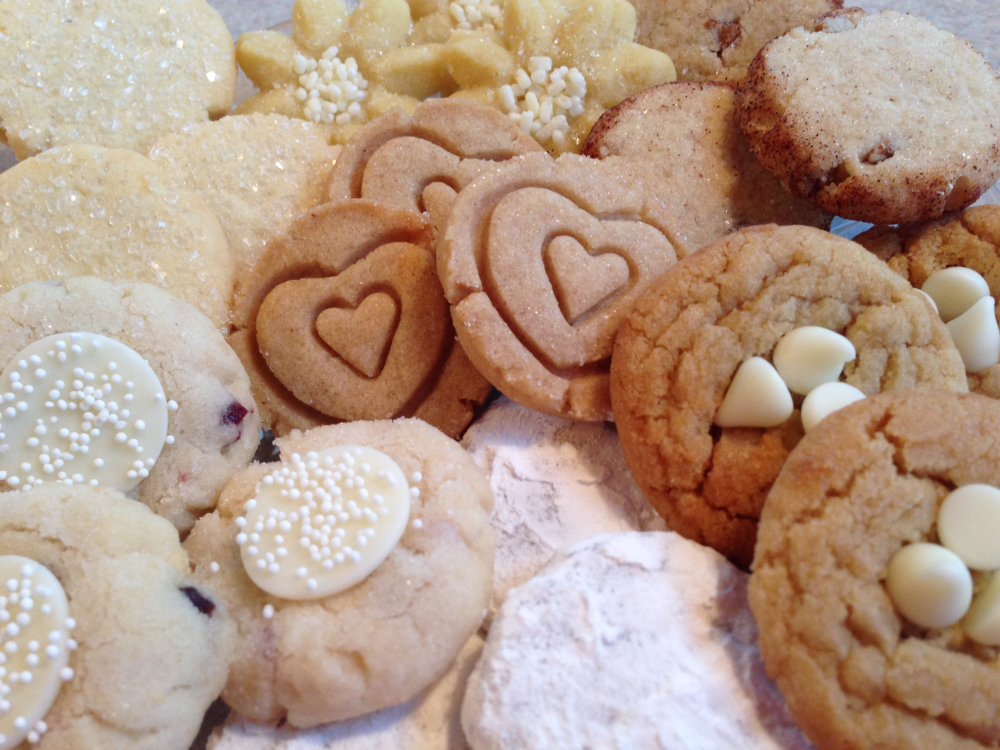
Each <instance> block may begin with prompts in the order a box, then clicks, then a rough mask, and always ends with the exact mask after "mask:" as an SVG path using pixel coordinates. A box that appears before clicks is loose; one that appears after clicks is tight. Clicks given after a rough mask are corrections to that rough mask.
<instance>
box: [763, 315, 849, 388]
mask: <svg viewBox="0 0 1000 750" xmlns="http://www.w3.org/2000/svg"><path fill="white" fill-rule="evenodd" d="M856 356H857V352H856V351H855V349H854V344H852V343H851V342H850V341H849V340H848V339H847V338H846V337H844V336H841V335H840V334H839V333H835V332H833V331H830V330H828V329H826V328H820V327H819V326H804V327H803V328H796V329H795V330H794V331H790V332H789V333H787V334H785V335H784V336H782V337H781V341H779V342H778V344H777V346H775V347H774V356H773V359H774V367H775V369H777V371H778V372H779V373H780V374H781V377H782V378H783V379H784V381H785V383H786V384H787V385H788V388H789V390H791V391H792V393H798V394H800V395H802V396H805V395H806V394H808V393H809V392H810V391H811V390H812V389H813V388H816V387H817V386H820V385H822V384H823V383H832V382H834V381H836V380H837V379H838V378H840V373H842V372H843V371H844V364H845V363H847V362H851V361H852V360H853V359H854V358H855V357H856Z"/></svg>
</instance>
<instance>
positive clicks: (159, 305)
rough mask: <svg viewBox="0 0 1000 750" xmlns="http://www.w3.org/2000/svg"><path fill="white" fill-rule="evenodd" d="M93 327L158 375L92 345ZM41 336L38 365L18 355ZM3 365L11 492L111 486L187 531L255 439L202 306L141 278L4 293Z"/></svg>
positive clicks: (6, 482)
mask: <svg viewBox="0 0 1000 750" xmlns="http://www.w3.org/2000/svg"><path fill="white" fill-rule="evenodd" d="M74 333H76V334H78V335H77V336H71V335H70V334H74ZM53 334H61V335H60V336H56V337H53ZM94 334H97V335H99V337H107V338H108V339H112V340H113V341H112V342H111V344H115V343H116V342H117V344H120V345H124V347H128V349H129V350H131V352H130V353H131V355H132V357H134V358H138V369H141V366H142V365H146V369H147V370H149V375H151V376H152V380H149V379H148V377H142V375H141V373H139V372H138V369H137V368H133V370H132V371H131V372H135V373H137V374H132V375H129V374H127V373H128V372H129V371H128V370H127V365H128V362H127V358H126V359H123V354H122V353H121V352H112V351H111V350H110V345H105V346H103V347H101V348H100V349H95V348H94V346H93V339H94V336H93V335H94ZM40 339H44V340H45V341H46V342H47V343H46V345H45V346H44V347H43V348H42V349H41V350H39V351H37V352H35V351H34V349H33V350H32V353H33V354H34V357H37V361H36V359H35V358H34V357H31V356H29V355H28V354H25V355H24V356H20V355H21V354H22V353H23V352H24V350H25V349H26V347H35V348H37V342H38V341H39V340H40ZM75 348H80V349H83V350H85V351H84V352H83V355H85V356H82V358H81V355H80V353H75V352H74V349H75ZM78 358H79V361H78ZM143 359H145V360H146V362H145V363H144V362H142V360H143ZM22 363H23V364H22ZM147 363H148V364H147ZM0 368H2V369H3V374H2V376H0V390H2V391H4V395H3V396H2V397H3V398H5V399H6V401H5V402H4V404H5V410H4V411H3V412H0V425H2V426H3V430H2V431H3V433H4V438H3V441H4V444H6V445H7V446H8V450H5V451H4V452H3V453H2V454H0V469H2V470H3V471H2V474H3V480H2V484H0V486H4V487H5V488H11V487H18V488H24V487H26V486H31V485H34V484H35V483H36V482H45V483H51V482H69V483H72V484H87V483H90V482H92V481H97V482H99V483H100V484H101V485H103V486H107V485H108V484H110V485H111V486H115V487H118V488H119V489H121V490H123V491H128V492H129V494H130V496H132V497H134V498H136V499H138V500H140V501H141V502H143V503H145V504H146V505H148V506H149V507H150V508H151V509H152V510H154V511H155V512H156V513H157V514H159V515H161V516H163V517H164V518H166V519H167V520H169V521H170V522H171V523H173V524H174V525H175V526H176V527H177V528H178V529H179V530H181V531H185V530H187V529H189V528H191V526H192V525H193V524H194V521H195V519H196V518H197V517H198V516H200V515H202V514H203V513H205V512H206V511H208V510H210V509H211V508H212V507H214V506H215V501H216V499H217V497H218V495H219V492H220V490H221V489H222V486H223V485H224V484H225V483H226V481H227V480H228V479H229V477H230V475H231V474H232V473H234V472H235V471H237V470H239V469H240V468H242V467H244V466H246V464H247V463H248V462H249V461H250V460H251V458H252V457H253V454H254V451H255V450H256V447H257V442H258V436H259V429H260V417H259V415H258V414H257V411H256V406H255V405H254V401H253V397H252V396H251V395H250V383H249V381H248V379H247V376H246V373H245V372H244V371H243V368H242V367H241V366H240V363H239V359H238V358H237V357H236V355H235V354H234V353H233V352H232V350H231V349H230V348H229V347H228V346H227V345H226V343H225V341H224V340H223V339H222V336H221V335H220V334H219V332H218V331H217V330H215V328H214V327H213V326H212V324H211V322H210V321H209V320H208V319H207V318H206V317H205V316H204V315H201V314H200V313H199V312H198V311H197V310H195V309H194V308H192V307H191V306H190V305H188V304H186V303H184V302H181V301H180V300H178V299H176V298H174V297H171V296H170V295H169V294H167V293H166V292H164V291H162V290H160V289H157V288H156V287H153V286H150V285H148V284H140V283H136V282H132V281H119V282H115V283H109V282H106V281H100V280H98V279H92V278H74V279H67V280H66V281H48V282H36V283H34V284H28V285H25V286H22V287H18V288H17V289H14V290H13V291H11V292H8V293H7V294H5V295H3V296H0ZM78 368H79V371H77V370H78ZM122 375H125V377H124V378H123V377H122ZM91 378H93V379H91ZM133 380H134V381H135V382H134V383H133V382H132V381H133ZM123 381H125V382H123ZM77 382H79V386H78V385H77ZM60 383H61V385H60ZM129 383H132V386H133V387H129ZM19 386H20V387H19ZM93 386H97V389H98V392H96V393H93V394H89V393H88V392H87V391H86V389H87V388H93ZM31 389H35V390H36V392H35V393H31V394H28V391H29V390H31ZM50 389H54V390H50ZM7 394H9V397H8V395H7ZM26 394H28V395H26ZM97 399H100V402H97V401H96V400H97ZM101 403H104V404H105V405H104V406H101V405H100V404H101ZM21 404H24V410H23V411H21V410H20V409H21ZM50 404H51V406H50ZM70 405H72V406H70ZM65 407H69V408H65ZM154 407H159V409H160V410H162V411H161V412H158V411H157V410H156V409H154ZM133 412H134V413H133ZM88 415H90V416H89V417H88ZM112 416H114V418H113V419H112V418H111V417H112ZM161 419H162V422H160V421H158V420H161ZM53 420H54V421H53ZM36 423H37V425H36ZM157 430H159V431H160V435H159V442H158V443H156V442H155V441H154V442H149V441H150V440H152V439H153V438H155V437H156V436H155V435H154V434H153V433H155V432H156V431H157ZM64 431H65V434H64ZM95 433H96V434H95ZM32 443H34V445H32ZM140 448H141V449H143V450H141V451H140V450H139V449H140ZM161 450H162V452H160V451H161ZM25 451H26V452H25ZM25 460H27V461H28V462H29V463H28V464H26V465H22V462H24V461H25ZM119 460H120V463H119V465H118V467H117V468H116V467H115V462H116V461H119ZM136 463H137V464H138V465H134V464H136ZM114 471H117V472H119V473H118V474H115V473H114ZM122 472H124V474H123V473H122ZM15 478H16V484H15ZM29 480H33V481H29ZM121 482H124V484H121Z"/></svg>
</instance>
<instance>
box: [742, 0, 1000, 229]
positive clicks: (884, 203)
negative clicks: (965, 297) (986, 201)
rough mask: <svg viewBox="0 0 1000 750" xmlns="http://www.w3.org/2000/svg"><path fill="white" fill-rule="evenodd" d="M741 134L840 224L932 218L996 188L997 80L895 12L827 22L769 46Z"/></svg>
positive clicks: (999, 146)
mask: <svg viewBox="0 0 1000 750" xmlns="http://www.w3.org/2000/svg"><path fill="white" fill-rule="evenodd" d="M740 126H741V128H742V129H743V133H744V135H745V136H746V138H747V140H748V141H749V142H750V146H751V148H752V149H753V151H754V153H755V154H756V156H757V158H758V159H759V160H760V162H761V164H762V165H763V166H764V167H765V168H766V169H767V170H769V171H770V172H772V173H773V174H775V175H777V176H778V177H779V178H780V179H781V180H783V181H784V182H785V183H786V184H787V185H788V187H789V188H790V189H791V191H792V192H793V193H795V194H796V195H799V196H802V197H804V198H809V199H810V200H812V201H813V202H814V203H815V204H816V205H817V206H819V207H820V208H822V209H824V210H825V211H829V212H830V213H833V214H837V215H839V216H843V217H844V218H848V219H857V220H860V221H868V222H872V223H875V224H895V223H901V222H911V221H923V220H926V219H933V218H936V217H938V216H940V215H941V214H942V213H944V212H945V211H955V210H959V209H962V208H965V207H966V206H968V205H970V204H971V203H973V202H974V201H975V200H976V199H977V198H979V196H980V195H981V194H982V193H983V192H985V191H986V190H987V189H988V188H989V187H990V186H991V185H993V184H994V183H995V182H996V181H997V178H998V177H1000V75H998V74H997V72H996V71H995V70H994V69H993V68H992V67H990V64H989V63H988V62H987V61H986V58H985V57H983V55H982V54H981V53H979V52H978V51H977V50H976V49H975V48H974V47H973V46H972V45H971V44H970V43H969V42H966V41H964V40H962V39H959V38H958V37H956V36H954V35H952V34H949V33H947V32H945V31H941V30H939V29H938V28H936V27H935V26H934V25H933V24H932V23H931V22H930V21H927V20H926V19H923V18H918V17H917V16H911V15H907V14H903V13H898V12H896V11H888V10H887V11H883V12H881V13H878V14H872V15H868V14H865V13H864V12H863V11H861V10H860V9H858V8H851V9H845V10H843V11H836V12H834V13H831V14H828V15H827V16H824V17H821V18H818V19H816V20H815V21H814V22H812V23H811V24H809V25H808V26H807V27H806V28H796V29H793V30H791V31H789V32H788V33H786V34H784V35H783V36H780V37H778V38H777V39H775V40H774V41H772V42H769V43H768V44H767V45H766V46H765V47H764V48H763V49H762V50H761V51H760V52H759V53H758V54H757V57H756V58H755V59H754V61H753V63H752V64H751V65H750V68H749V70H748V72H747V79H746V82H745V83H744V84H743V87H742V88H741V97H740Z"/></svg>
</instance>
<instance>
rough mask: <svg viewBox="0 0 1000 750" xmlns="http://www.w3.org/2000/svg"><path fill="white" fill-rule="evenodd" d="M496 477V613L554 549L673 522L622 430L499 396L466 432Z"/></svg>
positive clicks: (469, 445)
mask: <svg viewBox="0 0 1000 750" xmlns="http://www.w3.org/2000/svg"><path fill="white" fill-rule="evenodd" d="M462 445H463V446H464V447H465V449H466V450H467V451H469V453H470V454H471V455H472V458H473V460H474V461H475V462H476V463H477V464H478V465H479V467H480V468H481V469H482V470H483V472H484V473H485V474H486V475H487V476H488V477H489V480H490V488H491V489H492V490H493V497H494V500H495V505H494V506H493V515H492V516H491V518H490V521H491V523H492V524H493V528H494V529H496V532H497V554H496V560H495V562H494V571H493V596H492V598H491V599H490V618H491V619H492V618H493V617H494V616H495V615H496V613H497V610H499V608H500V605H501V604H502V603H503V600H504V599H506V598H507V594H508V592H509V591H510V590H511V589H513V588H514V587H515V586H520V585H521V584H522V583H524V582H525V581H527V580H528V579H529V578H531V577H532V576H534V575H535V574H536V573H538V572H539V571H540V570H541V569H542V568H543V567H545V565H546V563H548V562H549V560H551V559H552V557H553V555H556V554H558V553H559V552H561V551H562V550H565V549H567V548H568V547H571V546H572V545H574V544H576V543H578V542H582V541H583V540H585V539H587V538H589V537H591V536H594V535H595V534H601V533H605V532H612V531H653V530H656V531H660V530H665V529H666V526H665V524H664V523H663V519H661V518H660V516H659V515H657V513H656V511H654V510H653V508H652V506H650V504H649V502H648V501H647V500H646V498H645V496H644V495H643V494H642V490H640V489H639V487H638V486H637V485H636V484H635V482H634V481H633V480H632V475H631V474H630V473H629V470H628V466H627V465H626V464H625V457H624V456H623V455H622V448H621V441H620V440H619V439H618V434H617V433H616V432H615V430H614V428H613V427H611V426H609V425H608V424H606V423H603V422H599V423H595V422H566V421H565V420H563V419H560V418H558V417H551V416H548V415H547V414H541V413H540V412H537V411H531V410H530V409H526V408H525V407H523V406H520V405H519V404H515V403H513V402H512V401H510V400H508V399H507V398H505V397H501V398H500V399H499V400H497V401H495V402H494V403H493V405H492V406H490V408H489V409H488V410H487V411H486V413H485V414H483V415H482V417H480V418H479V419H478V420H477V421H476V423H475V424H474V425H472V427H470V428H469V431H468V432H467V433H466V434H465V437H464V438H462Z"/></svg>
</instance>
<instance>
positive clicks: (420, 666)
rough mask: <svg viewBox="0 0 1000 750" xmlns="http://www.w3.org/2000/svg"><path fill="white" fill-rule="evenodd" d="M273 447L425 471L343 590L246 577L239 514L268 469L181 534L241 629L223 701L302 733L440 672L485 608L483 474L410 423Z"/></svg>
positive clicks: (240, 482)
mask: <svg viewBox="0 0 1000 750" xmlns="http://www.w3.org/2000/svg"><path fill="white" fill-rule="evenodd" d="M277 442H278V444H279V446H280V449H281V451H282V452H283V453H284V454H286V455H291V454H292V453H300V454H305V453H307V452H308V451H319V450H322V449H323V448H325V447H328V446H334V445H363V446H369V447H372V448H375V449H376V450H379V451H382V452H383V453H386V454H387V455H389V456H390V457H391V458H392V459H393V460H394V461H395V462H396V463H397V464H398V465H399V467H400V469H401V470H402V471H403V474H404V475H405V476H406V477H410V478H411V479H412V475H413V474H414V472H420V474H421V475H422V476H421V478H420V480H419V481H416V482H413V483H412V486H416V487H419V489H420V496H419V498H417V499H414V500H413V502H412V505H411V512H410V518H411V522H410V524H409V525H408V526H407V529H406V531H405V533H404V534H403V537H402V539H401V540H400V541H399V543H398V544H397V545H396V547H395V548H394V549H393V551H392V552H391V553H390V554H389V556H388V557H387V558H386V559H385V561H384V562H382V563H381V564H380V565H379V567H377V568H376V569H375V571H374V572H373V573H372V574H371V575H369V576H368V578H366V579H365V580H363V581H362V582H360V583H358V584H357V585H355V586H354V587H353V588H350V589H348V590H346V591H343V592H341V593H339V594H335V595H332V596H328V597H325V598H322V599H316V600H312V601H292V600H287V599H279V598H276V597H273V596H270V595H268V594H266V593H265V592H264V591H262V590H261V589H259V588H257V586H255V585H254V584H253V582H252V581H251V580H250V578H249V576H248V575H247V573H246V571H245V569H244V567H243V563H242V561H241V559H240V547H239V545H238V544H237V542H236V534H237V532H238V528H237V527H236V525H235V518H236V517H237V516H239V515H240V513H241V512H242V508H243V505H244V503H245V502H246V501H247V500H248V499H250V498H251V497H253V494H254V489H255V487H256V484H257V483H258V482H259V481H261V480H262V479H263V477H264V476H265V475H266V474H268V473H270V470H271V469H273V468H274V467H275V466H276V465H275V464H263V465H254V466H252V467H251V468H249V469H247V470H246V471H245V472H243V473H241V474H238V475H237V476H236V477H234V478H233V480H232V481H231V482H230V484H229V486H228V487H227V488H226V490H225V492H224V493H223V498H222V500H221V501H220V503H219V509H218V511H217V512H216V513H213V514H211V515H209V516H205V517H204V518H202V519H201V520H200V521H199V522H198V524H197V525H196V526H195V528H194V530H193V531H192V532H191V535H190V536H189V537H188V539H187V541H186V543H185V546H186V549H187V551H188V553H189V554H190V555H191V560H192V563H193V565H194V573H193V577H194V579H195V580H197V581H199V582H200V583H202V584H204V585H205V586H209V587H211V588H212V590H213V591H215V592H216V593H217V594H218V596H219V598H220V599H221V600H222V601H223V602H224V603H225V604H226V607H227V609H228V610H229V611H230V613H231V614H232V616H233V618H234V619H235V620H236V623H237V626H238V628H239V634H240V646H239V652H238V656H237V659H236V662H235V664H234V665H233V668H232V670H231V673H230V678H229V683H228V685H227V687H226V689H225V691H224V693H223V697H224V699H225V701H226V702H227V703H228V704H229V705H230V706H231V707H232V708H233V709H235V710H236V711H237V712H238V713H239V714H241V715H242V716H244V717H246V718H248V719H250V720H251V721H254V722H258V723H271V724H273V723H277V722H279V721H280V720H282V719H286V720H287V724H288V726H290V727H303V728H307V727H313V726H318V725H320V724H327V723H330V722H333V721H340V720H343V719H348V718H352V717H356V716H361V715H363V714H367V713H369V712H371V711H377V710H379V709H382V708H386V707H387V706H392V705H396V704H398V703H402V702H404V701H407V700H409V699H411V698H412V697H414V696H415V695H416V694H417V693H419V692H420V691H421V690H423V689H424V688H426V687H427V686H429V685H430V684H432V683H433V682H434V681H436V680H437V679H439V678H440V677H441V676H442V675H443V674H445V672H447V671H448V669H449V667H450V666H451V663H452V661H453V660H454V658H455V656H456V655H457V654H458V653H459V651H460V649H461V648H462V646H463V645H464V644H465V643H466V641H467V640H468V638H469V637H470V636H471V635H472V634H473V633H474V632H476V630H477V628H478V627H479V625H480V623H481V621H482V619H483V616H484V614H485V612H486V607H487V604H488V602H489V598H490V590H491V585H492V576H493V552H494V545H495V535H494V532H493V530H492V528H491V527H490V520H489V513H490V510H491V509H492V506H493V496H492V493H491V492H490V488H489V484H488V482H487V481H486V479H485V477H483V475H482V473H481V472H480V471H479V469H478V468H477V467H476V465H475V464H474V463H473V461H472V459H471V458H470V457H469V455H468V454H467V453H465V451H463V450H462V449H461V447H459V446H458V444H456V443H455V442H453V441H451V440H449V439H447V438H446V437H444V436H443V435H442V434H441V433H439V432H438V431H437V430H435V429H433V428H432V427H429V426H428V425H426V424H425V423H423V422H421V421H419V420H415V419H410V420H398V421H395V422H352V423H349V424H342V425H335V426H330V427H321V428H318V429H315V430H312V431H310V432H307V433H299V432H294V433H292V434H291V435H289V436H287V437H284V438H279V439H278V441H277ZM416 519H419V520H420V522H421V524H420V525H419V527H418V526H416V525H414V524H413V520H416ZM212 563H217V564H218V566H219V570H218V572H215V573H213V572H212ZM265 606H270V607H272V608H273V616H272V617H271V618H267V617H265V616H264V614H263V612H264V608H265Z"/></svg>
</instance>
